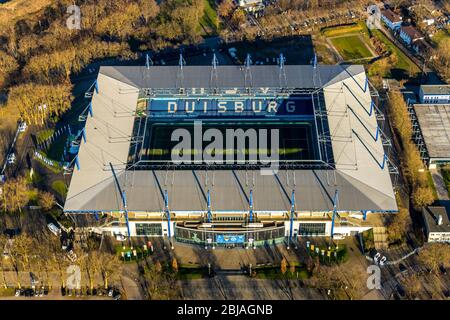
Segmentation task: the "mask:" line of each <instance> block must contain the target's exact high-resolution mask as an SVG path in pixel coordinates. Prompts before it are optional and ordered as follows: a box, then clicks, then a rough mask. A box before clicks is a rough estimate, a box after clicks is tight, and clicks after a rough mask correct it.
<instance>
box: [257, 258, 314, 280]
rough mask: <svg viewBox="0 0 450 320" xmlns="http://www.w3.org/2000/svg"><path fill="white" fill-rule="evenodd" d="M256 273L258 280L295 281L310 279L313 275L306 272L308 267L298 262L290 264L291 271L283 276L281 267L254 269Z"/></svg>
mask: <svg viewBox="0 0 450 320" xmlns="http://www.w3.org/2000/svg"><path fill="white" fill-rule="evenodd" d="M253 270H254V271H255V272H256V278H258V279H270V280H283V279H284V280H288V279H291V280H294V279H301V280H304V279H308V278H309V277H311V274H310V273H309V272H308V271H307V270H306V267H305V266H304V265H302V264H299V263H297V262H290V263H289V269H288V270H286V272H285V273H284V274H283V273H282V272H281V268H280V266H263V267H256V268H254V269H253Z"/></svg>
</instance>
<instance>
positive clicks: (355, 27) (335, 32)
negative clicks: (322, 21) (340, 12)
mask: <svg viewBox="0 0 450 320" xmlns="http://www.w3.org/2000/svg"><path fill="white" fill-rule="evenodd" d="M365 30H366V27H365V24H364V23H361V22H358V23H352V24H349V25H343V26H339V27H328V28H324V29H322V30H321V32H322V33H323V34H324V35H325V36H326V37H328V38H331V37H337V36H342V35H345V34H348V33H358V32H366V31H365Z"/></svg>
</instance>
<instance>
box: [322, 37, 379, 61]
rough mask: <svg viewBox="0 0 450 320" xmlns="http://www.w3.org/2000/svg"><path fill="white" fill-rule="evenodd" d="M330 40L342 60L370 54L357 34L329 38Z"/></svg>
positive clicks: (368, 56) (366, 56)
mask: <svg viewBox="0 0 450 320" xmlns="http://www.w3.org/2000/svg"><path fill="white" fill-rule="evenodd" d="M330 41H331V43H332V44H333V46H334V47H335V48H336V50H337V51H338V52H339V54H340V55H341V56H342V58H343V59H344V60H355V59H363V58H370V57H371V56H372V53H371V52H370V50H369V49H368V48H367V46H366V45H365V43H364V42H363V41H362V40H361V37H360V36H359V35H349V36H340V37H336V38H330Z"/></svg>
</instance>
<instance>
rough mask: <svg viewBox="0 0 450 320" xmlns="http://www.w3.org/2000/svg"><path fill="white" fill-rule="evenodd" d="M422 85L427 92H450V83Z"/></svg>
mask: <svg viewBox="0 0 450 320" xmlns="http://www.w3.org/2000/svg"><path fill="white" fill-rule="evenodd" d="M420 87H421V88H422V91H423V93H425V94H444V95H445V94H450V85H448V84H433V85H421V86H420Z"/></svg>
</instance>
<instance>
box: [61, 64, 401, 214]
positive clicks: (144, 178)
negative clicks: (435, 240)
mask: <svg viewBox="0 0 450 320" xmlns="http://www.w3.org/2000/svg"><path fill="white" fill-rule="evenodd" d="M183 68H184V75H183V86H184V87H185V88H202V87H205V88H209V87H210V81H211V80H210V79H211V77H210V74H211V67H207V66H202V67H193V66H191V67H188V66H184V67H183ZM218 68H220V71H219V72H218V75H219V77H218V79H217V82H218V83H219V86H220V87H222V88H236V87H243V86H244V85H245V75H244V73H245V71H244V70H243V68H242V67H236V66H220V67H218ZM285 69H286V86H287V87H291V88H314V87H320V88H323V96H324V100H325V105H326V110H327V114H328V126H329V129H330V140H331V147H332V152H333V158H334V163H335V169H333V170H313V169H305V170H288V171H287V170H280V171H279V172H278V174H277V175H275V176H262V175H260V173H259V171H251V170H250V171H248V170H247V171H246V170H215V171H214V172H212V171H209V172H208V173H206V171H202V170H175V171H166V170H148V171H145V170H139V171H131V170H125V166H126V163H127V160H128V154H129V149H130V144H131V138H132V137H131V135H132V132H133V126H134V121H135V112H136V106H137V101H138V96H139V90H140V89H142V88H174V87H175V83H176V81H177V74H178V70H179V68H178V67H171V66H165V67H151V68H150V69H146V68H145V67H102V68H101V69H100V73H99V75H98V79H97V85H98V93H97V92H95V91H94V94H93V98H92V111H93V117H88V119H87V121H86V127H85V130H86V137H87V141H86V143H84V142H82V143H81V146H80V150H79V153H78V159H79V164H80V170H77V169H74V172H73V174H72V180H71V183H70V187H69V191H68V195H67V199H66V203H65V206H64V211H66V212H90V211H121V210H123V209H124V208H123V207H122V204H121V198H120V195H119V193H118V191H117V188H116V185H115V182H114V178H113V175H112V172H111V169H110V167H109V163H112V165H113V166H114V168H115V171H116V173H117V176H118V180H119V181H120V184H121V187H122V189H123V190H125V192H126V195H127V203H128V210H129V211H147V212H161V211H163V209H164V200H163V190H167V191H168V194H169V208H170V210H173V211H204V210H206V196H205V194H206V192H207V191H206V190H210V191H211V204H212V209H213V211H224V212H225V211H247V210H248V197H249V192H250V189H251V190H253V195H254V210H256V211H286V210H289V208H290V200H289V197H290V194H291V192H292V190H294V191H295V197H296V208H297V210H298V211H330V210H332V208H333V200H332V199H333V195H334V192H335V190H338V191H339V203H338V210H339V211H359V210H370V211H378V212H382V211H397V210H398V209H397V205H396V200H395V196H394V191H393V187H392V183H391V179H390V174H389V169H388V165H387V164H386V165H384V166H383V165H382V163H383V158H384V150H383V145H382V141H381V139H380V138H378V139H375V135H376V130H377V122H376V115H375V112H372V113H371V112H370V108H371V96H370V92H369V90H368V89H367V90H366V91H364V90H363V88H364V85H365V81H366V75H365V71H364V68H363V67H362V66H359V65H351V66H343V65H333V66H321V65H319V66H317V69H314V68H313V67H312V66H289V65H287V66H285ZM278 70H279V69H278V67H277V66H251V73H252V79H253V81H252V86H253V87H279V83H280V78H279V71H278ZM314 72H317V74H314ZM314 78H315V80H314V81H313V79H314ZM314 83H316V84H315V85H313V84H314ZM206 174H208V179H207V178H206ZM213 176H214V181H215V183H214V185H212V184H211V180H212V179H213ZM294 176H295V181H296V183H295V184H294V182H293V181H294ZM249 177H251V178H249ZM253 177H254V178H253ZM207 181H208V185H206V182H207Z"/></svg>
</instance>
